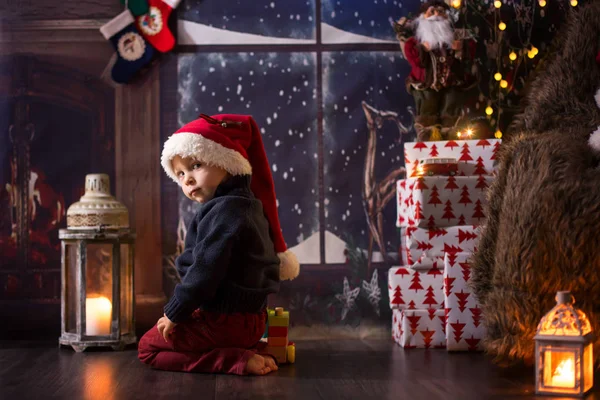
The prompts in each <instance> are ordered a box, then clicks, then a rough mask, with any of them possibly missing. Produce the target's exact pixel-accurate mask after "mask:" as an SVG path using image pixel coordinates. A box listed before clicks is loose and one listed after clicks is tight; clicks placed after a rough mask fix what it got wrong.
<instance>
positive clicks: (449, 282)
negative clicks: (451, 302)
mask: <svg viewBox="0 0 600 400" xmlns="http://www.w3.org/2000/svg"><path fill="white" fill-rule="evenodd" d="M455 280H456V278H451V277H449V276H446V277H445V278H444V291H445V293H446V297H450V293H452V288H453V287H454V281H455Z"/></svg>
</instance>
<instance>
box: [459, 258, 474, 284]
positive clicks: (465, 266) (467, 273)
mask: <svg viewBox="0 0 600 400" xmlns="http://www.w3.org/2000/svg"><path fill="white" fill-rule="evenodd" d="M458 265H460V268H461V270H462V274H463V279H464V280H465V282H469V279H471V265H469V263H468V262H461V263H458Z"/></svg>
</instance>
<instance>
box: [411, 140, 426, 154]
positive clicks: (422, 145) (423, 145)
mask: <svg viewBox="0 0 600 400" xmlns="http://www.w3.org/2000/svg"><path fill="white" fill-rule="evenodd" d="M426 148H427V143H425V142H417V143H415V145H414V146H413V149H415V150H419V152H421V151H422V150H423V149H426Z"/></svg>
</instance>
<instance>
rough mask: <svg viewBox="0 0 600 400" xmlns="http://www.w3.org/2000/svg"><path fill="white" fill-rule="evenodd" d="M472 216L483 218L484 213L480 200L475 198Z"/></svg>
mask: <svg viewBox="0 0 600 400" xmlns="http://www.w3.org/2000/svg"><path fill="white" fill-rule="evenodd" d="M473 218H476V219H481V218H485V214H484V213H483V207H482V205H481V201H479V200H477V201H476V202H475V211H474V212H473Z"/></svg>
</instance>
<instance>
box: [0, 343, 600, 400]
mask: <svg viewBox="0 0 600 400" xmlns="http://www.w3.org/2000/svg"><path fill="white" fill-rule="evenodd" d="M136 356H137V353H136V351H135V349H128V350H125V351H123V352H113V351H98V350H92V351H86V352H84V353H75V352H74V351H72V350H71V349H69V348H62V349H59V348H58V346H57V345H55V343H41V342H1V343H0V398H1V399H5V398H6V399H18V400H28V399H70V400H71V399H85V400H113V399H128V400H129V399H140V400H151V399H152V400H154V399H159V400H162V399H215V400H233V399H328V400H329V399H380V400H383V399H394V400H397V399H427V400H430V399H431V400H435V399H444V400H447V399H448V400H452V399H457V400H458V399H460V400H470V399H474V400H475V399H476V400H480V399H511V398H515V399H542V398H543V397H536V396H534V393H533V392H534V386H533V383H534V376H533V369H532V368H512V369H502V368H499V367H497V366H494V365H493V364H492V363H491V362H490V360H489V359H488V358H487V357H485V356H484V355H482V354H477V353H447V352H446V351H444V350H418V349H415V350H408V351H405V350H403V349H402V348H400V347H398V346H396V345H394V344H393V343H391V342H388V341H361V340H351V339H349V340H329V341H300V342H298V343H297V361H296V363H295V364H293V365H286V366H282V367H281V369H280V370H279V371H277V372H275V373H272V374H269V375H268V376H265V377H239V376H228V375H204V374H189V373H178V372H165V371H155V370H152V369H150V368H148V367H147V366H145V365H143V364H141V363H140V362H139V361H138V360H137V357H136ZM553 399H556V397H554V398H553ZM588 399H600V395H599V392H598V390H596V391H595V392H594V393H592V394H591V395H590V396H588Z"/></svg>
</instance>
